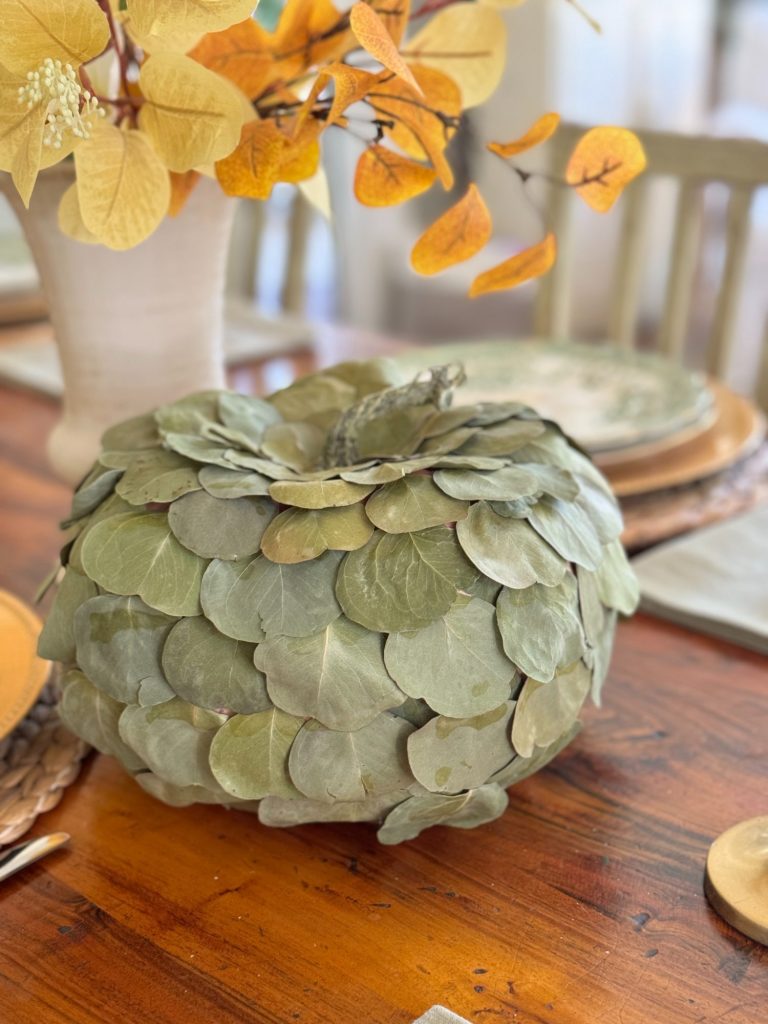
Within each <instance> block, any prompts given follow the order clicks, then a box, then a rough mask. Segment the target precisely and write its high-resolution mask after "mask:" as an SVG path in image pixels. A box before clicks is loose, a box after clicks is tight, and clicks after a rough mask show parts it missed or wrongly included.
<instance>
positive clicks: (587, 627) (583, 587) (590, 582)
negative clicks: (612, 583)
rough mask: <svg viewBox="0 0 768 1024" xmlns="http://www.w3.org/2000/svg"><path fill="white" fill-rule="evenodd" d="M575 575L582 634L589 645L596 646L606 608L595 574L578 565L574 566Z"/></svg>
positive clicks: (598, 641) (603, 622)
mask: <svg viewBox="0 0 768 1024" xmlns="http://www.w3.org/2000/svg"><path fill="white" fill-rule="evenodd" d="M576 577H577V579H578V581H579V608H580V609H581V620H582V623H583V625H584V634H585V635H586V638H587V642H588V643H589V645H590V647H596V646H597V645H598V644H599V643H600V637H601V636H602V633H603V627H604V626H605V618H606V610H605V608H604V606H603V603H602V601H601V600H600V591H599V587H598V582H597V574H596V573H594V572H590V571H589V570H588V569H584V568H583V567H582V566H580V565H579V566H577V567H576Z"/></svg>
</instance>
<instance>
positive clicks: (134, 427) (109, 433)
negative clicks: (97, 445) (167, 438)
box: [101, 412, 160, 452]
mask: <svg viewBox="0 0 768 1024" xmlns="http://www.w3.org/2000/svg"><path fill="white" fill-rule="evenodd" d="M159 446H160V435H159V434H158V432H157V422H156V420H155V416H154V413H151V412H147V413H144V414H143V415H142V416H134V417H133V418H132V419H129V420H123V421H122V422H121V423H116V424H115V425H114V426H113V427H109V428H108V429H107V430H105V431H104V433H103V434H102V435H101V447H102V448H103V449H104V450H105V451H110V450H112V451H131V452H133V451H139V450H141V449H142V448H158V447H159Z"/></svg>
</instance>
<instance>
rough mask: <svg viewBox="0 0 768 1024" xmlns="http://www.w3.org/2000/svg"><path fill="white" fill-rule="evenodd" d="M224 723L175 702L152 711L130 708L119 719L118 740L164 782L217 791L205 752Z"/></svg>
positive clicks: (218, 718)
mask: <svg viewBox="0 0 768 1024" xmlns="http://www.w3.org/2000/svg"><path fill="white" fill-rule="evenodd" d="M224 722H226V718H225V717H224V715H217V714H215V713H214V712H213V711H206V710H204V709H202V708H198V707H195V706H194V705H192V704H187V703H185V702H184V701H183V700H179V699H178V698H174V699H173V700H169V701H166V702H165V703H164V704H156V705H155V706H154V707H146V708H143V707H136V706H135V705H129V706H128V707H127V708H126V709H125V710H124V711H123V713H122V714H121V716H120V736H121V738H122V740H123V742H124V743H126V744H127V745H128V746H129V747H130V748H131V749H132V750H134V751H135V752H136V754H137V755H138V756H139V757H140V758H141V760H142V761H143V762H144V764H145V765H146V766H147V767H148V768H149V769H150V771H153V772H154V773H155V775H158V776H159V777H160V778H161V779H162V780H163V781H164V782H168V783H170V784H171V785H172V786H203V787H204V788H205V789H211V790H217V789H218V786H217V784H216V780H215V779H214V778H213V775H212V774H211V770H210V768H209V767H208V752H209V751H210V749H211V740H212V739H213V737H214V736H215V735H216V730H217V729H219V727H220V726H222V725H223V724H224Z"/></svg>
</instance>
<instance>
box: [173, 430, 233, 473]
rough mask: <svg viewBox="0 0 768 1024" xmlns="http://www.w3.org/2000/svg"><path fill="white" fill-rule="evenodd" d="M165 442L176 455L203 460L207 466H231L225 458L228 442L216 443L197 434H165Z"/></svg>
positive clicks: (196, 460) (226, 467)
mask: <svg viewBox="0 0 768 1024" xmlns="http://www.w3.org/2000/svg"><path fill="white" fill-rule="evenodd" d="M165 443H166V444H167V445H168V447H169V448H172V449H173V451H175V452H176V453H177V454H178V455H183V456H185V457H186V458H187V459H191V460H192V461H193V462H204V463H205V464H206V465H208V466H219V467H221V468H222V469H231V468H233V467H232V463H231V462H230V461H229V459H228V458H227V453H228V451H229V445H228V444H227V445H226V446H224V445H223V444H218V443H216V442H214V441H211V440H209V439H208V438H205V437H201V436H200V435H199V434H166V435H165Z"/></svg>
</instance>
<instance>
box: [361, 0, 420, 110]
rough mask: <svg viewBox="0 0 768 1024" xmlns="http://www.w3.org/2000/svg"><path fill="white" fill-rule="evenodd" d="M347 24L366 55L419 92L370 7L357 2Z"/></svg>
mask: <svg viewBox="0 0 768 1024" xmlns="http://www.w3.org/2000/svg"><path fill="white" fill-rule="evenodd" d="M349 24H350V27H351V29H352V32H353V33H354V36H355V39H357V41H358V43H360V45H361V46H362V48H363V49H364V50H365V52H366V53H369V54H370V55H371V56H372V57H373V58H374V60H377V61H378V62H379V64H383V65H384V67H385V68H387V69H388V70H389V71H392V72H393V73H394V74H395V75H397V76H398V77H399V78H402V79H403V81H404V82H407V83H408V84H409V85H410V86H411V88H413V89H415V90H416V92H418V93H420V92H421V89H420V88H419V83H418V82H417V81H416V79H415V78H414V76H413V72H412V71H411V69H410V68H409V67H408V65H407V64H406V63H405V59H404V58H403V56H402V55H401V54H400V51H399V50H398V48H397V46H396V45H395V42H394V40H393V39H392V36H391V35H390V34H389V32H388V31H387V26H386V25H385V24H384V22H383V21H382V20H381V18H380V17H379V16H378V14H377V13H376V11H374V9H373V8H372V7H369V6H368V4H366V3H364V2H363V0H358V3H356V4H355V5H354V7H353V8H352V10H351V11H350V13H349Z"/></svg>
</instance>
